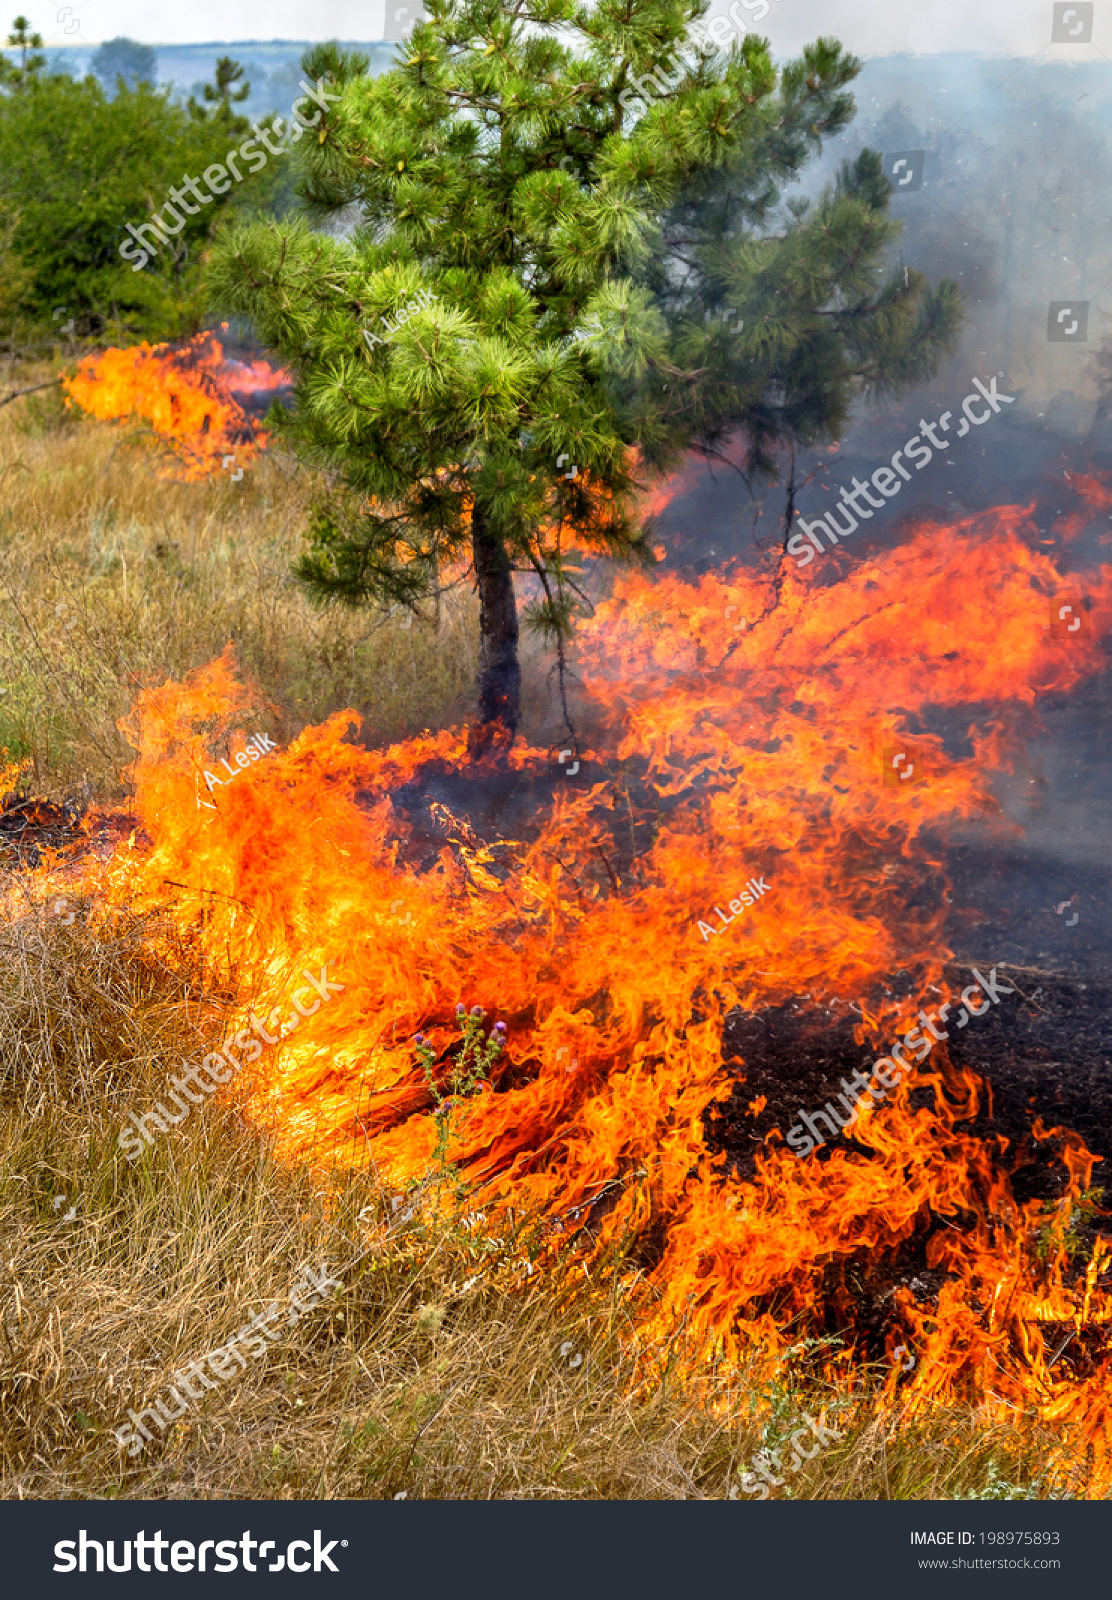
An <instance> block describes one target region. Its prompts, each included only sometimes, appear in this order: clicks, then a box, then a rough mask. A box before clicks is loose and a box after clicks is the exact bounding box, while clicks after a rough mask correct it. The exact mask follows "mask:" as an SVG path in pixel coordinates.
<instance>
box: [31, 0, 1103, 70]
mask: <svg viewBox="0 0 1112 1600" xmlns="http://www.w3.org/2000/svg"><path fill="white" fill-rule="evenodd" d="M14 3H15V0H9V9H11V8H12V6H13V5H14ZM384 6H385V0H312V4H309V3H307V0H269V3H268V4H266V5H260V4H259V3H258V0H191V3H190V4H189V5H187V6H185V5H181V4H174V5H170V4H168V3H167V0H155V3H154V4H153V5H152V4H151V0H72V4H71V5H70V6H69V7H68V8H66V7H62V8H61V10H59V0H25V3H24V4H23V9H24V10H25V11H26V12H28V13H29V15H30V16H31V18H32V21H33V23H34V25H35V26H36V27H37V28H38V29H39V30H40V32H41V33H42V34H43V35H44V36H50V37H51V41H52V42H54V43H66V42H69V43H76V42H77V41H78V39H80V41H81V42H82V43H87V42H91V43H98V42H99V41H100V40H102V39H110V38H113V37H114V36H115V35H116V34H121V33H123V34H129V35H130V36H131V37H132V38H136V39H142V40H143V41H145V42H147V43H151V44H159V43H163V44H186V43H189V42H191V41H200V40H206V41H207V40H214V41H216V40H233V39H239V40H245V39H329V38H341V39H364V40H371V39H380V38H381V37H382V33H383V25H382V19H383V14H384ZM1065 6H1066V9H1068V7H1069V0H1065ZM16 9H19V8H18V7H17V8H16ZM1075 9H1076V11H1077V13H1078V15H1079V16H1083V15H1084V13H1085V12H1086V11H1088V12H1090V13H1092V15H1093V18H1094V23H1093V30H1092V32H1093V42H1092V43H1082V44H1076V45H1069V44H1051V43H1050V38H1051V25H1052V13H1053V11H1054V4H1053V0H979V3H976V4H972V3H970V0H925V3H923V4H916V3H913V0H772V9H771V11H770V13H769V15H768V16H767V17H766V18H765V19H764V20H763V21H762V22H761V23H760V24H759V25H758V27H759V31H761V32H763V33H766V34H767V35H768V36H769V38H771V40H772V42H773V45H774V46H775V48H776V50H777V52H778V53H779V52H781V51H784V52H791V51H795V50H797V49H798V48H799V46H800V45H801V44H803V43H805V42H806V41H807V40H808V39H813V38H814V37H815V36H816V35H818V34H820V33H832V34H834V35H836V36H837V37H838V38H840V39H841V40H842V42H843V43H844V44H845V45H847V46H848V47H849V48H850V49H851V50H854V51H856V52H857V53H858V54H859V55H863V56H876V55H888V54H891V53H892V52H893V51H900V50H912V51H918V52H927V53H934V52H935V51H939V50H977V51H986V52H989V53H991V54H995V55H1038V54H1039V52H1040V51H1042V50H1044V49H1045V50H1047V51H1048V52H1049V53H1050V54H1052V55H1056V56H1067V57H1069V56H1083V57H1090V58H1091V57H1093V56H1099V54H1100V53H1102V52H1107V53H1108V54H1109V55H1110V56H1112V4H1109V3H1108V0H1103V3H1102V0H1096V4H1095V6H1094V5H1092V4H1090V5H1088V6H1086V5H1084V4H1082V3H1078V4H1077V6H1076V8H1075ZM713 10H714V11H715V12H718V11H725V10H726V4H725V3H724V0H714V4H713ZM739 14H741V13H739ZM59 19H60V20H59ZM75 20H80V23H81V27H80V32H79V33H77V32H76V30H73V22H74V21H75ZM1067 25H1070V26H1072V25H1074V24H1073V23H1072V21H1071V22H1070V23H1069V24H1067ZM66 28H69V29H70V30H71V31H70V33H69V34H68V36H67V35H66V31H65V30H66Z"/></svg>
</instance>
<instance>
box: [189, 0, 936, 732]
mask: <svg viewBox="0 0 1112 1600" xmlns="http://www.w3.org/2000/svg"><path fill="white" fill-rule="evenodd" d="M706 7H707V0H599V3H598V4H597V5H595V6H594V7H592V8H591V9H589V10H588V9H587V8H585V7H582V6H579V5H577V4H575V3H574V0H519V3H515V4H510V3H509V0H427V9H428V13H429V15H428V19H427V21H423V22H421V23H420V24H418V26H417V27H416V28H415V29H414V32H413V35H412V37H411V39H410V40H409V41H408V42H407V43H406V44H405V45H404V46H402V47H401V56H402V59H401V62H400V64H399V65H398V66H396V67H395V68H394V69H393V70H391V71H389V72H387V73H385V74H384V75H382V76H380V77H378V78H376V79H371V78H369V77H368V76H367V75H366V61H365V58H362V57H359V56H347V55H345V54H343V53H342V52H341V51H340V50H338V49H337V48H336V47H335V46H322V47H319V48H318V49H316V50H313V51H310V52H309V53H308V54H307V55H306V57H305V58H304V61H303V63H302V64H303V66H304V68H305V71H306V73H307V74H309V75H310V76H311V77H312V79H313V80H314V82H316V81H317V80H321V81H322V83H323V86H324V88H325V90H326V93H327V94H328V95H330V96H332V97H334V98H332V99H330V100H328V109H327V112H326V113H322V115H321V118H320V121H319V123H318V124H317V125H316V126H315V128H314V130H313V132H314V133H315V137H310V138H308V139H307V140H306V141H305V144H306V146H307V147H308V148H307V150H306V152H305V155H304V158H303V172H302V188H301V193H302V195H303V198H304V199H305V201H306V203H307V205H308V208H309V219H310V220H314V219H321V218H324V217H328V216H334V215H336V214H337V213H340V212H343V211H344V210H345V209H346V208H349V207H355V208H357V211H358V215H359V217H360V219H361V220H360V226H359V227H358V228H357V229H356V231H355V232H354V234H353V236H352V237H350V238H346V239H345V238H337V237H327V236H324V235H322V234H321V233H318V232H314V231H312V230H311V228H310V227H309V225H308V222H307V221H306V220H304V219H297V220H295V221H294V222H292V223H289V222H287V223H283V224H282V225H277V224H270V225H268V224H264V223H256V224H254V225H252V226H251V227H249V228H246V229H239V230H235V231H232V232H230V233H229V235H228V236H227V237H226V238H225V240H224V241H223V243H222V244H221V245H220V246H219V247H218V249H217V251H216V254H215V260H214V268H213V276H214V288H215V292H216V294H217V296H218V298H219V300H220V303H221V304H222V305H225V306H227V307H229V308H230V309H233V310H235V311H239V312H242V313H245V314H247V315H249V316H250V317H252V318H253V319H254V321H255V324H256V326H257V327H258V329H259V331H260V333H261V336H262V337H263V339H264V340H265V341H266V342H267V343H268V344H270V345H271V346H273V347H274V348H276V349H277V350H278V352H279V353H280V355H281V358H282V360H283V362H284V363H285V364H286V365H287V366H289V367H290V368H291V369H292V370H293V371H294V373H295V375H296V379H297V389H296V393H297V408H296V412H295V413H294V414H293V415H292V416H291V417H290V418H289V420H288V422H287V424H286V426H287V428H288V432H289V434H290V436H291V438H292V440H293V442H294V443H295V444H296V446H297V448H298V449H299V450H300V451H301V453H302V454H303V456H304V457H305V458H306V459H307V460H308V461H310V462H313V463H315V464H317V465H319V466H320V467H322V468H324V469H327V472H328V475H329V477H330V479H331V481H332V482H333V484H334V485H335V487H334V489H333V490H332V492H331V493H330V494H329V496H328V497H327V498H326V499H323V500H322V501H321V502H320V504H319V505H318V506H317V508H316V511H315V513H314V516H313V518H312V523H311V527H310V530H309V545H308V549H307V551H306V553H305V554H304V555H303V557H302V558H301V560H300V562H299V564H298V566H297V568H296V570H297V572H298V574H299V576H300V577H301V578H302V579H303V580H304V582H305V583H306V584H307V585H309V587H310V589H311V591H312V592H313V593H314V594H315V596H316V597H317V598H318V599H320V600H321V601H322V602H327V601H335V600H338V601H342V602H346V603H348V604H352V605H358V604H361V603H364V602H368V601H373V602H378V603H385V602H399V601H400V602H402V603H403V604H406V605H409V606H411V607H417V606H418V604H419V602H420V600H421V598H422V597H424V596H427V595H429V594H431V593H434V592H435V590H436V586H437V584H438V582H439V581H440V580H441V577H442V575H443V574H445V573H446V572H448V573H450V572H454V573H456V574H458V573H459V571H460V570H465V569H466V564H468V563H469V565H470V569H471V571H472V572H473V575H474V579H475V582H476V584H477V588H478V593H479V601H480V635H481V664H480V678H479V706H480V722H481V725H483V726H485V729H486V738H485V741H484V739H483V738H481V737H480V739H479V741H478V744H479V746H480V747H481V746H482V744H483V743H484V742H486V743H490V742H492V741H493V742H499V741H501V740H504V739H505V738H506V737H508V736H512V733H513V731H514V730H515V728H516V726H517V723H518V718H519V690H520V669H519V666H518V652H517V647H518V617H517V607H516V602H515V595H514V586H513V574H514V573H515V572H525V573H532V574H533V575H534V576H535V577H536V579H537V582H538V586H539V588H538V592H539V594H540V596H541V598H540V599H539V600H538V601H536V602H535V603H533V604H532V605H531V606H530V607H529V608H528V611H527V613H526V620H527V622H529V623H530V624H532V625H533V626H535V627H537V628H539V629H541V630H542V631H543V633H544V634H545V635H546V636H547V637H548V639H549V640H550V641H555V643H556V645H557V647H558V650H559V652H560V660H561V663H562V661H563V646H564V644H565V642H566V640H567V639H568V637H569V633H570V630H571V627H572V623H573V618H574V615H575V613H576V610H577V608H578V607H579V606H580V604H581V594H580V589H579V585H578V583H577V572H578V567H577V558H578V557H580V556H582V555H583V554H584V553H587V554H596V555H597V554H602V555H607V556H611V557H615V558H618V559H622V560H642V561H646V560H651V556H650V554H649V550H648V547H647V542H646V535H645V532H644V530H643V528H642V527H641V525H640V523H639V520H638V517H637V509H636V508H637V495H638V491H639V488H640V487H641V486H642V485H643V483H644V481H645V474H646V473H647V472H649V471H657V472H659V471H663V470H666V469H668V468H669V467H671V466H673V465H674V464H676V463H677V462H678V461H679V460H681V459H682V458H683V455H684V452H685V451H687V450H689V449H691V448H697V449H702V450H705V451H707V452H710V453H713V452H715V451H716V450H719V449H721V447H722V445H723V442H724V441H725V440H726V439H727V438H728V437H729V436H731V435H733V434H737V433H738V430H741V436H742V437H743V438H744V439H745V440H746V442H747V448H748V452H749V463H748V464H749V466H750V468H751V470H753V471H755V472H757V473H759V474H760V473H763V474H766V475H775V474H776V473H777V471H778V470H779V463H780V460H781V459H782V458H783V457H784V455H785V451H786V447H792V446H794V443H795V442H796V441H801V442H809V441H816V440H820V439H825V438H832V437H834V436H836V434H837V432H838V431H839V430H840V429H842V428H843V427H844V426H845V424H846V420H847V417H848V414H849V409H850V406H851V404H852V401H853V399H854V397H855V396H856V395H857V394H858V393H860V392H862V391H869V392H873V393H880V392H884V391H886V390H888V391H892V390H898V389H901V388H905V387H907V386H909V385H911V384H914V383H916V382H919V381H921V380H922V379H923V378H924V377H925V376H927V375H928V374H930V373H932V372H933V371H934V370H935V368H936V366H937V363H938V361H939V359H940V356H941V353H942V351H943V350H945V349H947V348H949V347H950V345H951V344H952V341H953V338H954V335H955V331H956V328H957V325H958V321H959V318H960V310H959V304H960V303H959V300H958V296H957V291H956V287H955V286H954V285H952V284H946V283H944V284H942V285H941V286H940V287H939V289H938V290H937V291H936V290H932V289H931V288H930V287H929V285H928V284H927V283H926V281H925V280H924V279H923V277H922V276H921V275H920V274H918V273H913V272H906V273H905V272H904V271H902V270H901V271H899V272H898V273H892V272H889V271H888V270H887V269H886V268H885V266H884V264H883V258H884V256H885V253H886V251H887V248H888V246H889V245H890V243H891V240H892V238H893V236H894V232H895V228H896V224H894V223H892V222H891V220H890V219H889V218H888V217H887V215H886V211H887V204H888V197H889V188H888V184H887V182H886V180H885V179H884V177H883V175H882V172H881V163H880V159H879V157H877V156H875V155H871V154H868V153H866V154H865V155H863V156H862V157H861V158H860V159H859V160H858V161H857V162H856V163H855V164H854V165H852V166H850V167H847V168H846V169H844V170H843V172H842V173H841V176H840V177H839V179H838V181H837V183H836V184H835V185H834V186H833V187H832V188H831V190H830V191H829V193H827V194H826V195H824V196H823V198H822V199H821V201H819V202H818V203H816V204H815V205H814V206H813V207H808V206H806V205H805V204H803V203H802V202H791V203H790V204H789V205H788V206H787V207H785V206H782V205H781V204H780V189H781V187H782V186H783V185H784V184H785V183H787V182H789V181H791V180H792V179H793V178H794V177H795V176H796V175H797V174H798V173H799V172H801V170H802V169H803V168H804V166H805V165H806V163H807V161H808V160H809V159H810V158H811V157H812V156H813V155H814V154H815V153H816V152H817V151H818V150H819V149H820V148H821V143H822V140H823V139H824V138H826V137H828V136H830V135H833V134H835V133H837V132H839V131H840V130H841V129H842V128H844V127H845V125H846V124H847V122H848V121H849V120H850V118H851V117H852V115H853V111H854V106H853V101H852V98H851V97H850V95H849V94H848V93H847V92H846V86H847V84H848V83H849V82H850V81H851V80H852V79H853V77H854V76H855V75H856V73H857V72H858V70H859V63H858V62H857V61H856V60H855V59H854V58H853V57H851V56H849V55H847V54H846V53H845V52H844V51H843V50H842V49H841V47H840V46H839V45H838V44H837V43H836V42H835V41H834V40H830V39H820V40H818V41H817V42H816V43H815V44H813V45H811V46H809V47H808V48H807V49H806V50H805V51H804V53H803V56H802V58H801V59H800V60H799V61H796V62H792V63H790V64H788V65H787V66H784V67H782V68H780V69H777V67H776V66H775V65H774V63H773V61H772V57H771V53H770V47H769V45H768V43H767V41H764V40H761V39H758V38H755V37H752V36H748V37H745V38H744V40H743V41H735V42H734V44H733V46H732V48H731V49H730V50H729V51H728V52H724V51H722V50H721V49H719V48H717V45H716V42H715V39H714V38H713V37H708V36H707V35H706V33H705V32H704V31H702V30H701V27H700V24H699V18H700V17H701V16H702V14H703V12H704V11H705V10H706ZM735 9H736V8H735ZM721 26H722V24H721V20H720V21H719V22H717V23H715V24H713V25H712V30H711V31H712V34H713V32H714V29H715V28H721ZM726 26H727V28H728V27H729V25H728V24H727V25H726ZM671 52H678V53H677V54H676V55H674V56H673V60H672V66H671V70H670V71H668V72H667V73H666V72H665V69H664V65H663V63H665V62H666V60H667V58H668V56H669V54H670V53H671ZM654 68H658V69H659V70H658V73H657V76H656V77H655V78H652V77H650V76H649V74H650V73H651V72H652V71H653V69H654ZM318 86H319V85H318ZM310 109H311V108H310Z"/></svg>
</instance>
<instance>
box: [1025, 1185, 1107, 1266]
mask: <svg viewBox="0 0 1112 1600" xmlns="http://www.w3.org/2000/svg"><path fill="white" fill-rule="evenodd" d="M1103 1199H1104V1190H1103V1189H1088V1190H1086V1192H1085V1193H1084V1194H1083V1195H1079V1196H1078V1198H1077V1199H1076V1200H1068V1199H1067V1200H1059V1201H1058V1202H1057V1203H1056V1204H1055V1206H1054V1208H1053V1211H1052V1213H1051V1215H1050V1216H1049V1217H1048V1218H1047V1220H1046V1221H1045V1222H1044V1223H1043V1225H1042V1227H1041V1228H1040V1229H1039V1231H1038V1233H1037V1234H1036V1235H1035V1255H1036V1257H1037V1258H1038V1260H1039V1261H1040V1262H1042V1263H1043V1264H1045V1263H1046V1262H1047V1261H1049V1260H1050V1258H1051V1256H1052V1255H1054V1254H1055V1252H1056V1251H1058V1250H1063V1251H1064V1252H1065V1255H1066V1259H1067V1260H1069V1261H1077V1260H1078V1259H1084V1258H1085V1257H1086V1256H1088V1255H1089V1253H1090V1251H1091V1249H1092V1244H1091V1241H1090V1240H1089V1239H1087V1238H1086V1237H1085V1233H1086V1230H1088V1229H1090V1228H1092V1226H1093V1224H1094V1222H1095V1220H1096V1218H1097V1216H1098V1215H1099V1213H1100V1206H1101V1201H1102V1200H1103Z"/></svg>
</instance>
